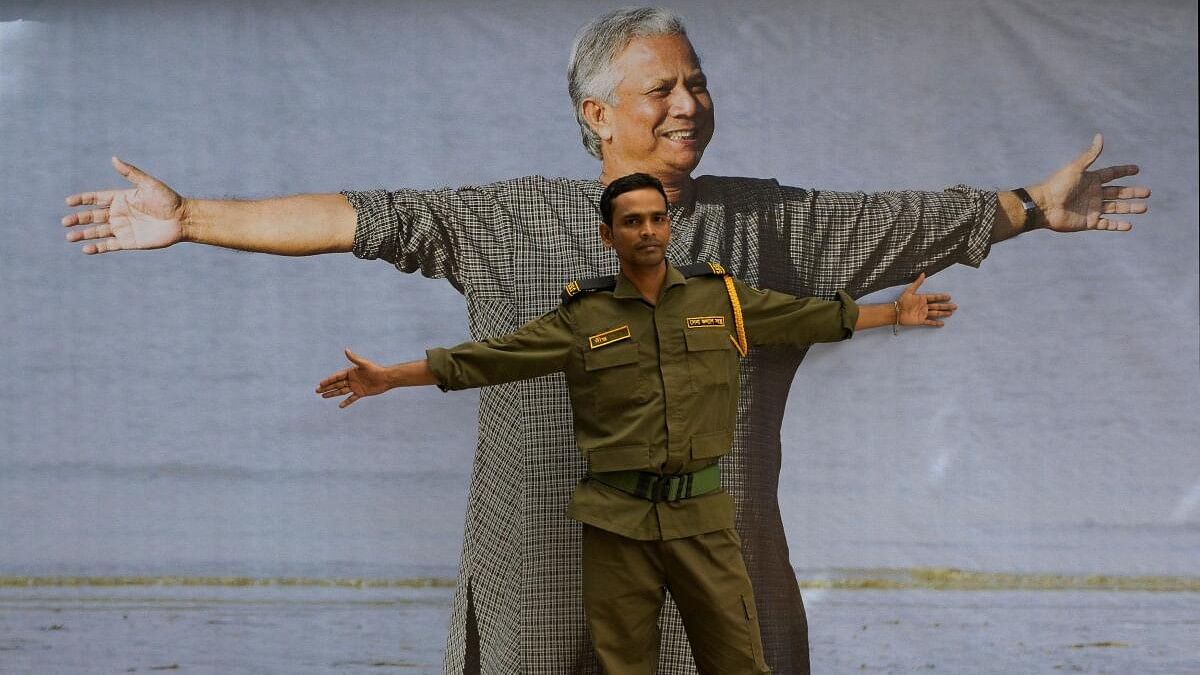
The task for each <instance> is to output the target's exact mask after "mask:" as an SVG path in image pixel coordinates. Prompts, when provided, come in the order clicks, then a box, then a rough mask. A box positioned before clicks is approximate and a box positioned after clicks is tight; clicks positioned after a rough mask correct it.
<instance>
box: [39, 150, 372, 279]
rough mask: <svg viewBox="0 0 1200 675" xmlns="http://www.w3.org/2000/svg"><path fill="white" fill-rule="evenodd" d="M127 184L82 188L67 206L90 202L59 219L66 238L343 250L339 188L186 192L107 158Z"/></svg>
mask: <svg viewBox="0 0 1200 675" xmlns="http://www.w3.org/2000/svg"><path fill="white" fill-rule="evenodd" d="M112 165H113V168H114V169H115V170H116V171H117V173H119V174H121V175H122V176H124V177H125V178H126V180H128V181H129V182H130V183H132V184H133V187H132V188H126V189H123V190H101V191H98V192H82V193H79V194H74V195H71V196H69V197H67V200H66V201H67V206H89V207H92V208H90V209H87V210H81V211H76V212H75V213H72V214H70V215H68V216H66V217H64V218H63V220H62V223H63V225H64V226H66V227H68V228H71V229H70V230H68V232H67V241H71V242H75V241H88V243H87V244H86V245H84V246H83V252H84V253H87V254H89V255H91V254H95V253H108V252H111V251H127V250H144V249H154V248H164V247H167V246H170V245H172V244H176V243H179V242H181V241H190V242H194V243H198V244H210V245H213V246H222V247H225V248H233V249H239V250H242V251H257V252H261V253H274V254H277V255H313V254H317V253H337V252H344V251H349V250H351V249H352V248H353V246H354V228H355V224H356V222H357V221H356V217H355V211H354V208H353V207H351V206H350V204H349V203H348V202H347V201H346V198H345V197H343V196H341V195H338V194H313V195H295V196H291V197H275V198H272V199H263V200H255V201H235V200H205V199H189V198H185V197H182V196H180V195H179V193H177V192H175V191H174V190H172V189H171V188H170V187H169V186H168V185H167V184H166V183H163V182H162V181H160V180H158V179H157V178H155V177H154V176H151V175H150V174H148V173H146V172H144V171H142V170H141V169H139V168H137V167H136V166H134V165H132V164H128V163H126V162H122V161H121V160H120V159H117V158H116V157H113V158H112Z"/></svg>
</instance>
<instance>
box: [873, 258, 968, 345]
mask: <svg viewBox="0 0 1200 675" xmlns="http://www.w3.org/2000/svg"><path fill="white" fill-rule="evenodd" d="M923 283H925V274H924V273H923V272H922V273H921V274H920V275H918V276H917V279H916V281H914V282H912V283H911V284H909V285H908V286H907V287H906V288H905V289H904V292H903V293H901V294H900V297H899V298H897V299H896V302H895V303H890V302H889V303H880V304H876V305H859V306H858V321H857V322H856V323H855V324H854V330H856V331H859V330H865V329H868V328H879V327H880V326H894V325H900V326H934V327H937V328H940V327H942V326H944V325H946V324H945V323H944V322H943V321H941V319H944V318H946V317H949V316H950V315H952V314H954V310H956V309H958V305H955V304H953V303H951V302H950V294H949V293H918V292H917V289H919V288H921V284H923ZM897 311H899V318H898V319H897V314H896V312H897Z"/></svg>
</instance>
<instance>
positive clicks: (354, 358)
mask: <svg viewBox="0 0 1200 675" xmlns="http://www.w3.org/2000/svg"><path fill="white" fill-rule="evenodd" d="M346 358H347V359H350V363H353V364H354V365H356V366H365V365H367V364H368V363H370V362H369V361H367V360H366V359H364V358H363V357H361V356H359V355H358V354H355V353H354V352H352V351H350V348H349V347H346Z"/></svg>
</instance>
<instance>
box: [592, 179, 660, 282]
mask: <svg viewBox="0 0 1200 675" xmlns="http://www.w3.org/2000/svg"><path fill="white" fill-rule="evenodd" d="M612 210H613V215H612V221H613V223H612V227H609V226H608V225H605V224H603V223H601V224H600V237H601V238H602V239H603V240H604V243H606V244H608V245H609V246H611V247H612V248H613V249H614V250H616V252H617V258H619V259H620V261H621V267H622V268H635V267H641V268H645V267H656V266H658V265H661V264H663V261H664V260H665V259H666V252H667V243H668V242H669V241H671V220H670V218H668V217H667V200H665V199H663V196H662V194H660V193H659V191H658V190H655V189H654V188H638V189H636V190H630V191H629V192H626V193H624V194H621V195H617V197H616V198H615V199H613V200H612Z"/></svg>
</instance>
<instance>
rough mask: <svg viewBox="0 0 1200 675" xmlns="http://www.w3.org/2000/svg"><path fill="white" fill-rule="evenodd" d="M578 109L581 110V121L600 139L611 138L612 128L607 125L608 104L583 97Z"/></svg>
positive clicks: (608, 139) (609, 139) (607, 139)
mask: <svg viewBox="0 0 1200 675" xmlns="http://www.w3.org/2000/svg"><path fill="white" fill-rule="evenodd" d="M579 108H580V110H581V111H582V112H583V121H584V122H587V125H588V126H589V127H591V128H592V131H593V132H595V134H596V135H597V136H599V137H600V139H601V140H604V141H611V140H612V128H611V127H610V126H609V118H610V113H609V110H610V108H609V105H608V104H607V103H605V102H604V101H601V100H598V99H594V98H585V99H583V103H580V104H579Z"/></svg>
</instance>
